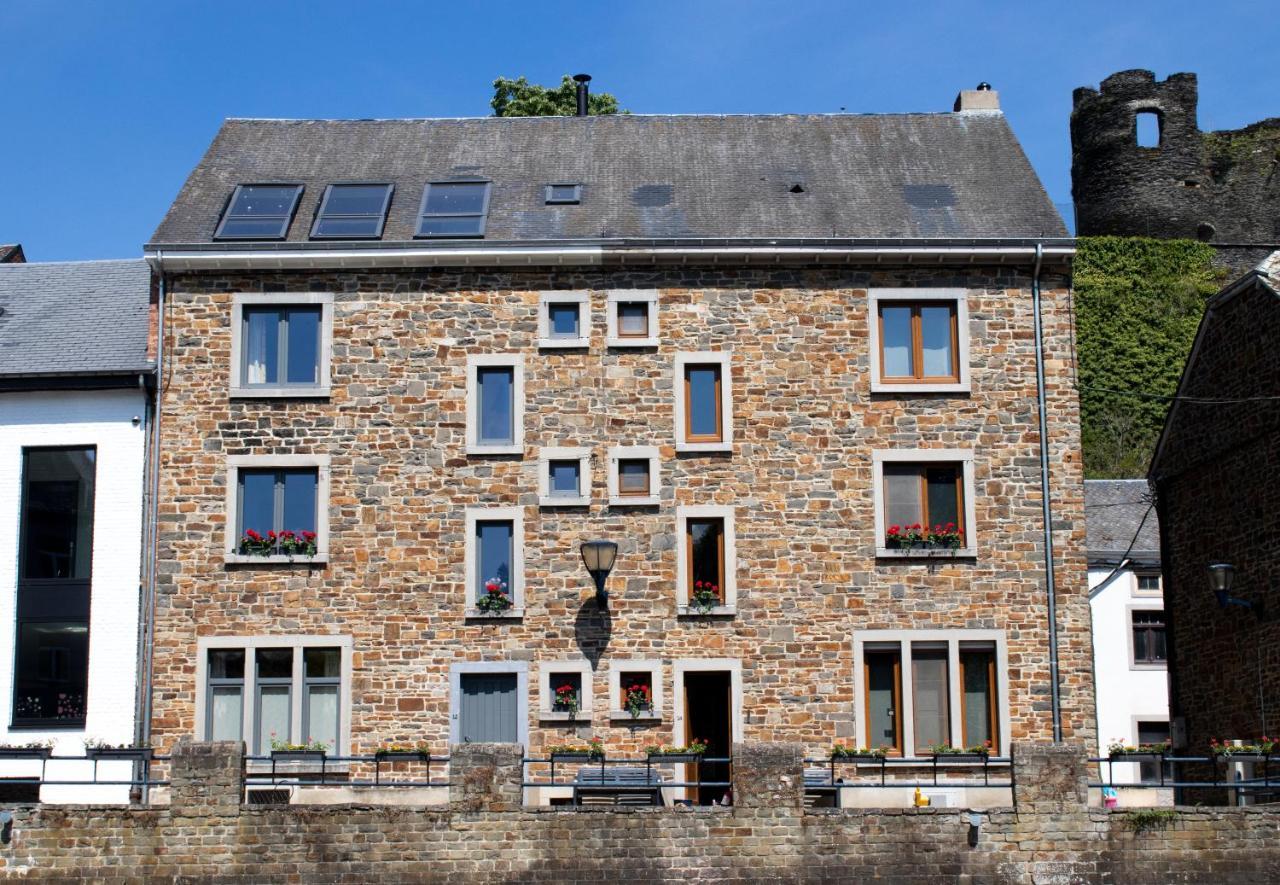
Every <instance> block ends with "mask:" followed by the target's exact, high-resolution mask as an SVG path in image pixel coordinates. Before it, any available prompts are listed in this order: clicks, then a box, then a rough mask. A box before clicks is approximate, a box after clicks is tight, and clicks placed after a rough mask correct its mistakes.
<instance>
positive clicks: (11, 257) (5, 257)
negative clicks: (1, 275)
mask: <svg viewBox="0 0 1280 885" xmlns="http://www.w3.org/2000/svg"><path fill="white" fill-rule="evenodd" d="M26 260H27V257H26V256H25V255H23V254H22V244H21V243H9V244H8V245H4V244H0V264H11V263H12V264H18V263H20V262H23V261H26Z"/></svg>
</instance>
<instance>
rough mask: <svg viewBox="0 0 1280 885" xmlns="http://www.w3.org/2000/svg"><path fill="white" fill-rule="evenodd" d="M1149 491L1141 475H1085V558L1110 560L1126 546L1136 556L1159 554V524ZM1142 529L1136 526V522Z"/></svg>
mask: <svg viewBox="0 0 1280 885" xmlns="http://www.w3.org/2000/svg"><path fill="white" fill-rule="evenodd" d="M1148 508H1151V491H1150V489H1149V488H1148V486H1147V481H1146V480H1145V479H1087V480H1085V483H1084V513H1085V535H1086V538H1085V540H1086V545H1087V547H1088V550H1089V560H1090V561H1091V562H1096V561H1114V562H1118V561H1119V558H1120V557H1121V556H1122V555H1123V554H1124V552H1125V550H1127V549H1129V544H1130V543H1132V542H1133V541H1134V535H1135V534H1137V536H1138V537H1137V542H1136V543H1133V550H1132V551H1131V552H1130V553H1129V555H1130V556H1131V557H1133V558H1134V559H1137V560H1156V561H1158V560H1159V558H1160V524H1159V522H1158V520H1157V519H1156V511H1155V509H1154V508H1151V513H1150V515H1147V519H1146V522H1145V523H1143V521H1142V517H1143V515H1144V514H1146V513H1147V510H1148ZM1139 525H1141V526H1142V530H1141V531H1139V530H1138V526H1139Z"/></svg>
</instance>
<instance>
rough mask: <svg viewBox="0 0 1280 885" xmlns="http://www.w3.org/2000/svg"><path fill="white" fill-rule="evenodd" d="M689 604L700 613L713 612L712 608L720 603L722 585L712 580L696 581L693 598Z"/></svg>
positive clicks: (707, 613)
mask: <svg viewBox="0 0 1280 885" xmlns="http://www.w3.org/2000/svg"><path fill="white" fill-rule="evenodd" d="M689 604H690V605H691V606H692V607H693V610H694V611H696V612H697V613H698V614H700V615H709V614H711V611H712V609H714V608H715V607H716V606H717V605H719V604H720V587H719V586H718V585H716V584H712V583H711V582H710V581H694V582H693V598H692V599H691V600H689Z"/></svg>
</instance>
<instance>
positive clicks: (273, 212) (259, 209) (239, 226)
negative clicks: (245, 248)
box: [214, 184, 302, 240]
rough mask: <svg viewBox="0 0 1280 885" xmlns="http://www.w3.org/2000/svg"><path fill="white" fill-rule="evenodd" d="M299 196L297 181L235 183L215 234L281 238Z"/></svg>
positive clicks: (230, 237)
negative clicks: (293, 182) (286, 182)
mask: <svg viewBox="0 0 1280 885" xmlns="http://www.w3.org/2000/svg"><path fill="white" fill-rule="evenodd" d="M300 196H302V185H300V184H239V185H236V189H235V191H234V192H233V193H232V194H231V202H229V203H228V204H227V211H226V212H225V213H223V216H222V221H221V223H220V224H219V225H218V232H217V233H216V234H214V238H215V239H219V240H282V239H284V237H285V234H286V233H287V232H288V230H289V222H290V220H292V219H293V210H294V209H295V208H297V205H298V198H299V197H300Z"/></svg>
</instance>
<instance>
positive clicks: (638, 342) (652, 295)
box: [605, 289, 658, 348]
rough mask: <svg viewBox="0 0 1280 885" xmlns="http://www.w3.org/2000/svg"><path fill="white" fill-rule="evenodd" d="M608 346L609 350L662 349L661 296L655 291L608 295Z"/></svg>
mask: <svg viewBox="0 0 1280 885" xmlns="http://www.w3.org/2000/svg"><path fill="white" fill-rule="evenodd" d="M608 304H609V312H608V315H607V323H606V325H607V329H606V336H605V344H606V345H608V346H609V347H614V348H622V347H657V346H658V293H657V290H655V289H617V290H614V291H611V292H610V293H609V295H608Z"/></svg>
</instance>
